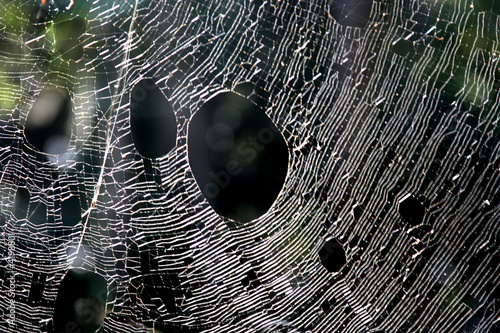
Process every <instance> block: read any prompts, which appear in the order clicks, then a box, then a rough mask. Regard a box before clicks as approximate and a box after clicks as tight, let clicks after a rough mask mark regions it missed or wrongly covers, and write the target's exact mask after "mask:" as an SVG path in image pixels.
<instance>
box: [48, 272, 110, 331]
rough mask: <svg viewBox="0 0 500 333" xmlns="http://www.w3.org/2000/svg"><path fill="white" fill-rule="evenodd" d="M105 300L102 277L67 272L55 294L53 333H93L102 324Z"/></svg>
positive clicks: (92, 274)
mask: <svg viewBox="0 0 500 333" xmlns="http://www.w3.org/2000/svg"><path fill="white" fill-rule="evenodd" d="M106 298H107V284H106V280H105V279H104V278H103V277H102V276H100V275H98V274H96V273H92V272H88V271H85V270H82V269H70V270H69V271H68V272H67V274H66V275H65V276H64V279H63V281H62V282H61V285H60V287H59V292H58V294H57V299H56V304H55V310H54V329H55V332H82V333H91V332H92V333H93V332H95V331H96V330H97V329H98V328H99V327H100V326H101V325H102V324H103V323H104V316H105V309H104V308H105V305H106Z"/></svg>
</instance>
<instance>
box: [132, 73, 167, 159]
mask: <svg viewBox="0 0 500 333" xmlns="http://www.w3.org/2000/svg"><path fill="white" fill-rule="evenodd" d="M130 131H131V133H132V139H133V141H134V145H135V147H136V149H137V151H138V152H139V153H140V154H141V155H142V156H144V157H149V158H158V157H161V156H163V155H165V154H167V153H168V152H169V151H170V150H172V149H173V148H174V147H175V142H176V136H177V127H176V121H175V114H174V110H173V108H172V106H171V104H170V103H169V101H167V99H166V98H165V96H164V95H163V93H162V92H161V90H160V89H159V88H158V86H157V85H156V83H155V82H154V81H153V80H152V79H144V80H141V81H140V82H139V83H137V84H136V85H135V86H134V88H133V89H132V92H131V96H130Z"/></svg>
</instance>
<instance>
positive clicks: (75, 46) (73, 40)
mask: <svg viewBox="0 0 500 333" xmlns="http://www.w3.org/2000/svg"><path fill="white" fill-rule="evenodd" d="M86 26H87V22H86V21H85V19H83V18H81V17H79V16H77V17H74V18H72V19H70V20H66V21H61V22H58V23H55V24H54V36H55V46H56V51H57V52H58V53H59V54H61V57H63V58H65V59H72V60H78V59H80V58H81V57H82V56H83V46H82V44H81V43H80V40H79V38H80V36H81V35H82V34H83V33H84V32H85V28H86Z"/></svg>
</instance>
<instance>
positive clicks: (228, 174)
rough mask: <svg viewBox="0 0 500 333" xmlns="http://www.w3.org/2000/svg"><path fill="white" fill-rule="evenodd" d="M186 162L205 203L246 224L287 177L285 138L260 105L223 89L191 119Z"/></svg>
mask: <svg viewBox="0 0 500 333" xmlns="http://www.w3.org/2000/svg"><path fill="white" fill-rule="evenodd" d="M188 154H189V163H190V166H191V169H192V171H193V175H194V177H195V179H196V181H197V183H198V185H199V187H200V189H201V191H202V193H203V195H204V196H205V198H206V199H207V201H208V202H209V203H210V205H211V206H212V207H213V209H214V210H215V211H216V212H217V213H218V214H219V215H222V216H224V217H227V218H230V219H233V220H236V221H239V222H248V221H251V220H253V219H256V218H258V217H259V216H261V215H262V214H264V213H265V212H267V211H268V210H269V208H270V207H271V205H272V204H273V203H274V201H275V200H276V197H277V196H278V194H279V192H280V191H281V188H282V187H283V183H284V181H285V177H286V173H287V167H288V150H287V145H286V142H285V140H284V138H283V136H282V135H281V133H280V132H279V131H278V129H277V128H276V126H275V125H274V123H273V122H272V121H271V119H269V117H268V116H267V115H266V114H265V113H264V111H263V110H262V109H260V108H259V107H258V106H256V105H255V104H253V103H252V102H251V101H250V100H248V99H246V98H243V97H241V96H238V95H236V94H235V93H232V92H230V93H222V94H219V95H217V96H215V97H214V98H212V99H211V100H209V101H208V102H206V103H205V104H204V105H203V106H202V107H201V109H200V110H199V111H198V112H197V113H196V114H195V115H194V116H193V117H192V119H191V122H190V124H189V131H188Z"/></svg>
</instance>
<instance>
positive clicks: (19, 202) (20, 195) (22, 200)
mask: <svg viewBox="0 0 500 333" xmlns="http://www.w3.org/2000/svg"><path fill="white" fill-rule="evenodd" d="M29 202H30V192H29V191H28V189H26V188H24V187H19V188H18V189H17V192H16V197H15V198H14V216H15V217H16V218H18V219H25V218H26V214H28V205H29Z"/></svg>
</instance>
